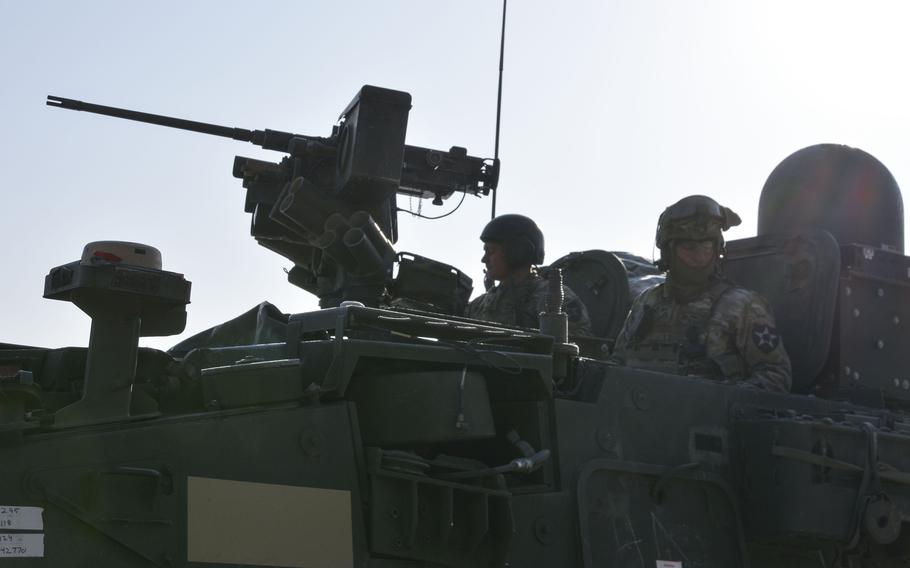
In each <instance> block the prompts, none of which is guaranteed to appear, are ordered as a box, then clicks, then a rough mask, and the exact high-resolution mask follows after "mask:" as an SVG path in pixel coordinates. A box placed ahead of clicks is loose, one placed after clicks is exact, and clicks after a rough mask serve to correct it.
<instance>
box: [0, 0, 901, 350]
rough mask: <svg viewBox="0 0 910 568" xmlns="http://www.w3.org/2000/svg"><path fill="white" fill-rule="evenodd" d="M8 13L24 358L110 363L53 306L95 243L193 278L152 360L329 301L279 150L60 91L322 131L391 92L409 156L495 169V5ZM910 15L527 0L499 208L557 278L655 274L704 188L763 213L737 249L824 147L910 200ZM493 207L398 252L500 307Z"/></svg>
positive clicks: (9, 133)
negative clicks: (635, 262)
mask: <svg viewBox="0 0 910 568" xmlns="http://www.w3.org/2000/svg"><path fill="white" fill-rule="evenodd" d="M4 8H5V10H4V17H3V18H2V20H0V62H2V69H3V72H4V78H3V81H2V83H0V133H2V141H0V146H2V148H0V167H2V171H3V173H4V182H3V211H4V213H5V214H4V216H3V217H4V223H3V229H4V237H3V239H2V241H0V264H2V266H3V267H4V268H3V272H2V278H0V321H2V322H3V323H2V327H0V332H2V333H0V342H2V341H6V342H13V343H22V344H29V345H38V346H46V347H60V346H66V345H86V344H87V342H88V332H89V323H90V321H89V319H88V317H87V316H85V315H84V314H82V313H81V312H80V311H79V310H78V309H77V308H76V307H75V306H73V305H71V304H67V303H63V302H56V301H52V300H44V299H42V298H41V295H42V291H43V281H44V276H45V275H46V274H47V272H48V271H49V269H50V268H52V267H54V266H57V265H60V264H65V263H67V262H70V261H73V260H76V259H77V258H78V257H79V255H80V254H81V251H82V246H83V245H84V244H85V243H87V242H89V241H93V240H106V239H115V240H130V241H138V242H143V243H147V244H150V245H153V246H156V247H158V248H159V249H160V250H161V251H162V255H163V259H164V268H165V269H166V270H171V271H175V272H180V273H183V274H185V276H186V278H187V279H189V280H190V281H192V283H193V291H192V303H191V304H190V305H189V306H188V323H187V328H186V333H184V334H183V335H182V336H178V337H165V338H148V339H143V345H149V346H155V347H168V346H170V345H172V344H174V343H176V342H177V341H178V340H179V339H180V338H181V337H185V336H188V335H190V334H193V333H196V332H198V331H201V330H203V329H206V328H208V327H210V326H212V325H215V324H217V323H220V322H222V321H224V320H227V319H230V318H232V317H234V316H236V315H238V314H240V313H242V312H244V311H246V310H247V309H249V308H251V307H253V306H255V305H256V304H258V303H259V302H261V301H263V300H269V301H271V302H272V303H274V304H276V305H277V306H278V307H279V308H280V309H281V310H283V311H285V312H300V311H306V310H309V309H313V308H315V307H316V300H315V298H313V297H311V296H309V295H308V294H307V293H305V292H303V291H302V290H300V289H298V288H296V287H294V286H292V285H290V284H288V283H287V281H286V277H285V274H284V272H283V269H284V268H289V267H290V262H289V261H287V260H285V259H284V258H282V257H280V256H278V255H276V254H274V253H271V252H269V251H267V250H266V249H264V248H262V247H260V246H258V245H257V244H256V242H255V241H254V240H253V239H252V238H251V237H250V236H249V222H250V220H249V215H248V214H246V213H244V212H243V199H244V190H243V188H242V187H241V186H240V181H239V180H236V179H234V178H233V177H232V176H231V165H232V163H233V159H234V155H235V154H239V155H243V156H249V157H258V158H261V159H270V160H272V161H277V160H279V159H280V158H281V154H278V153H274V152H268V151H264V150H260V149H258V148H256V147H254V146H252V145H249V144H245V143H241V142H234V141H230V140H227V139H221V138H215V137H209V136H204V135H197V134H193V133H188V132H180V131H176V130H172V129H166V128H161V127H156V126H151V125H140V124H137V123H132V122H127V121H121V120H117V119H113V118H107V117H102V116H96V115H91V114H87V113H76V112H72V111H65V110H59V109H52V108H49V107H46V106H45V105H44V101H45V97H46V96H47V95H49V94H50V95H57V96H63V97H67V98H74V99H81V100H85V101H89V102H95V103H98V104H104V105H110V106H119V107H126V108H132V109H136V110H142V111H146V112H151V113H157V114H167V115H173V116H177V117H181V118H189V119H195V120H199V121H204V122H213V123H218V124H224V125H229V126H238V127H243V128H249V129H262V128H272V129H276V130H286V131H293V132H298V133H302V134H308V135H316V136H324V135H328V134H329V133H330V131H331V126H332V124H333V123H334V121H335V118H336V117H337V116H338V114H339V113H340V111H341V110H343V109H344V107H345V106H346V105H347V103H348V102H349V101H350V100H351V98H352V97H353V96H354V94H355V93H356V92H357V90H358V89H359V88H360V87H361V86H362V85H364V84H373V85H378V86H383V87H388V88H393V89H398V90H403V91H407V92H409V93H410V94H411V95H412V97H413V108H412V109H411V112H410V117H409V124H408V136H407V142H408V143H409V144H412V145H420V146H428V147H433V148H438V149H447V148H449V147H450V146H453V145H458V146H464V147H467V149H468V151H469V153H470V154H471V155H475V156H485V157H492V154H493V134H494V119H495V102H496V74H497V66H498V59H499V53H498V49H499V27H500V15H501V4H498V3H497V2H494V1H492V0H486V1H482V0H459V1H457V2H456V1H449V2H438V1H437V2H427V1H426V0H387V1H384V2H369V1H367V0H360V1H353V0H348V1H344V0H336V1H334V2H320V1H315V0H311V1H291V0H288V1H284V2H279V1H260V2H256V3H250V2H242V1H223V0H222V1H218V2H215V1H214V0H212V1H199V2H176V1H169V0H165V1H161V2H148V3H136V2H119V1H106V2H102V1H90V2H64V1H58V2H48V1H39V0H35V1H31V2H8V3H6V4H5V5H4ZM908 16H910V5H908V4H906V3H905V2H900V1H894V2H876V1H867V2H862V3H859V2H836V1H832V0H818V1H816V0H789V1H775V0H763V1H761V2H758V1H755V2H745V1H731V0H715V1H708V0H705V1H694V0H689V1H683V0H665V1H658V0H654V1H643V0H621V1H604V0H601V1H582V0H567V1H564V2H559V3H557V2H549V1H543V0H520V1H516V0H513V2H511V3H510V5H509V14H508V29H507V32H506V33H507V35H506V58H505V79H504V93H503V115H502V138H501V152H500V157H501V159H502V175H501V179H500V194H499V198H498V212H500V213H506V212H516V213H524V214H526V215H529V216H531V217H533V218H534V219H536V220H537V222H538V224H539V225H540V226H541V228H542V229H543V230H544V232H545V234H546V237H547V254H548V259H549V260H553V259H556V258H557V257H559V256H562V255H563V254H566V253H568V252H570V251H573V250H584V249H592V248H602V249H606V250H628V251H631V252H635V253H638V254H641V255H645V256H651V254H652V239H653V235H654V226H655V223H656V219H657V216H658V215H659V214H660V212H661V211H662V210H663V208H664V207H665V206H667V205H668V204H670V203H672V202H674V201H676V200H677V199H679V198H681V197H683V196H685V195H688V194H692V193H704V194H708V195H712V196H714V197H715V198H716V199H717V200H718V201H720V202H721V203H723V204H724V205H727V206H729V207H731V208H733V209H734V210H735V211H737V212H738V213H739V214H740V215H741V216H742V218H743V221H744V223H743V225H742V226H741V227H739V228H737V229H734V230H733V231H731V234H730V238H744V237H749V236H753V235H754V234H755V225H756V219H757V207H758V198H759V193H760V191H761V187H762V185H763V183H764V181H765V178H766V177H767V176H768V174H769V173H770V172H771V170H772V169H773V168H774V166H775V165H777V164H778V163H779V162H780V161H781V160H782V159H783V158H785V157H786V156H788V155H789V154H790V153H792V152H794V151H796V150H798V149H800V148H803V147H805V146H808V145H811V144H816V143H820V142H834V143H843V144H848V145H851V146H855V147H858V148H862V149H863V150H866V151H867V152H870V153H871V154H873V155H874V156H876V157H877V158H878V159H879V160H881V161H882V162H883V163H884V164H885V165H886V166H888V168H889V169H890V170H891V172H892V173H893V174H894V176H895V177H896V178H897V180H898V183H902V184H904V186H905V187H907V186H910V164H908V162H907V160H906V157H907V155H908V153H910V142H908V139H907V133H908V132H910V105H908V102H907V101H910V75H908V74H907V72H906V57H907V54H910V35H908V34H907V33H906V22H907V21H908ZM455 203H456V201H455V200H452V201H450V202H448V203H446V204H445V205H444V206H442V207H441V208H435V207H433V206H432V205H430V204H429V203H426V204H425V205H424V207H423V212H424V213H425V214H438V213H442V212H445V211H447V210H448V209H450V208H451V207H452V206H454V204H455ZM401 205H407V200H404V202H403V203H401ZM414 205H415V206H416V203H415V204H414ZM489 213H490V201H489V200H488V199H475V198H468V199H466V200H465V204H464V206H463V207H462V208H461V209H460V210H459V211H458V212H457V213H456V214H454V215H453V216H451V217H448V218H446V219H443V220H440V221H425V220H419V219H409V218H406V217H405V216H404V215H402V216H400V217H399V222H400V235H401V238H400V240H399V242H398V245H397V247H396V248H397V249H398V250H399V251H410V252H415V253H417V254H421V255H424V256H429V257H431V258H435V259H437V260H440V261H443V262H446V263H449V264H453V265H455V266H458V267H459V268H461V269H462V270H464V271H466V272H467V273H468V274H469V275H470V276H471V277H472V278H474V282H475V292H476V291H477V290H478V289H482V282H481V281H482V266H481V264H480V262H479V259H480V256H481V244H480V242H479V240H478V238H477V237H478V235H479V233H480V230H481V229H482V228H483V226H484V224H485V223H486V222H487V220H488V219H489ZM905 215H906V212H905ZM905 218H906V217H905Z"/></svg>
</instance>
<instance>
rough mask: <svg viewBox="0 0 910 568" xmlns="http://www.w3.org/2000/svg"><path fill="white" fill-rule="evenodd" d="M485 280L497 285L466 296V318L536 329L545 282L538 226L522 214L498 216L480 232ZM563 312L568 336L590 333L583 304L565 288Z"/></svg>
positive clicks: (542, 246)
mask: <svg viewBox="0 0 910 568" xmlns="http://www.w3.org/2000/svg"><path fill="white" fill-rule="evenodd" d="M480 240H481V241H483V258H481V259H480V261H481V262H483V263H484V265H485V266H486V279H487V280H488V281H491V282H498V283H499V284H497V285H495V286H492V287H491V288H490V289H489V290H487V292H486V293H485V294H482V295H481V296H478V297H477V298H474V299H473V300H471V303H470V304H468V308H467V310H466V312H465V316H467V317H469V318H473V319H481V320H487V321H494V322H497V323H501V324H503V325H512V326H519V327H528V328H534V329H537V328H538V327H539V325H540V321H539V319H540V318H539V316H540V313H541V312H543V311H546V299H547V291H548V290H549V285H548V283H547V281H546V280H545V279H543V278H541V277H540V275H539V274H538V273H537V270H536V268H535V267H536V266H538V265H540V264H543V259H544V239H543V233H542V232H541V231H540V228H538V227H537V224H536V223H535V222H534V221H533V220H531V219H529V218H528V217H525V216H524V215H514V214H510V215H500V216H498V217H496V218H495V219H493V220H492V221H490V222H489V223H487V226H486V227H484V229H483V232H482V233H481V234H480ZM563 310H564V311H565V312H566V314H568V316H569V334H571V335H590V334H591V321H590V320H589V319H588V312H587V310H586V309H585V306H584V304H582V303H581V300H579V299H578V296H576V295H575V294H574V293H573V292H572V291H571V290H570V289H569V288H568V287H566V288H565V304H564V306H563Z"/></svg>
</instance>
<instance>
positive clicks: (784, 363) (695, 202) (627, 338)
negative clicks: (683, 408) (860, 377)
mask: <svg viewBox="0 0 910 568" xmlns="http://www.w3.org/2000/svg"><path fill="white" fill-rule="evenodd" d="M740 223H741V221H740V218H739V216H738V215H737V214H736V213H734V212H733V211H731V210H730V209H728V208H726V207H721V206H720V205H719V204H718V203H717V202H716V201H714V200H713V199H711V198H710V197H705V196H703V195H692V196H689V197H686V198H683V199H681V200H680V201H678V202H677V203H675V204H673V205H671V206H670V207H668V208H667V209H665V210H664V212H663V214H662V215H661V216H660V220H659V221H658V223H657V236H656V244H657V247H658V248H659V249H660V260H659V261H658V264H657V265H658V267H659V268H661V269H662V270H668V276H667V281H666V282H664V283H663V284H659V285H657V286H655V287H653V288H650V289H648V290H646V291H645V292H643V293H642V294H641V295H640V296H638V298H636V299H635V301H634V302H633V303H632V307H631V309H630V311H629V315H628V317H627V318H626V321H625V323H624V324H623V328H622V330H621V331H620V332H619V336H618V337H617V339H616V346H615V348H614V351H613V359H614V360H616V361H617V362H619V363H622V364H625V365H629V366H631V367H641V368H648V369H653V370H660V371H664V372H671V373H678V374H681V375H701V376H707V377H710V378H714V379H721V380H727V381H737V382H741V384H744V385H750V386H754V387H758V388H762V389H767V390H772V391H780V392H789V390H790V382H791V377H790V359H789V358H788V357H787V352H786V351H785V350H784V346H783V344H782V343H781V337H780V334H779V333H778V331H777V328H776V327H775V326H774V316H773V315H772V313H771V307H770V305H769V304H768V302H767V301H766V300H765V299H764V298H762V297H761V296H760V295H758V294H757V293H755V292H753V291H751V290H746V289H744V288H739V287H737V286H734V285H733V284H732V283H730V282H729V281H727V280H725V279H724V278H722V276H721V271H720V268H721V267H720V260H721V257H722V255H723V252H724V238H723V235H722V232H723V231H726V230H727V229H729V228H730V227H732V226H735V225H739V224H740Z"/></svg>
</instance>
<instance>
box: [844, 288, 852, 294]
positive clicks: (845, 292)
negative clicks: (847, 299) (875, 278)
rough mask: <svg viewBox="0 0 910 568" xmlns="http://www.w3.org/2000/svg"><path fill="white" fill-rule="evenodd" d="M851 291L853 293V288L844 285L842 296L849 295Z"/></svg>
mask: <svg viewBox="0 0 910 568" xmlns="http://www.w3.org/2000/svg"><path fill="white" fill-rule="evenodd" d="M852 293H853V288H851V287H849V286H845V287H844V296H849V295H850V294H852Z"/></svg>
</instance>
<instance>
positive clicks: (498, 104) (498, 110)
mask: <svg viewBox="0 0 910 568" xmlns="http://www.w3.org/2000/svg"><path fill="white" fill-rule="evenodd" d="M506 1H507V0H502V33H501V34H500V36H499V90H498V92H497V93H496V142H495V144H494V146H493V162H494V163H496V164H498V163H499V120H500V118H501V117H502V61H503V58H504V56H505V52H506ZM498 185H499V184H497V188H496V189H494V190H493V210H492V211H491V212H490V219H493V218H495V217H496V194H497V193H499V188H498Z"/></svg>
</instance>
